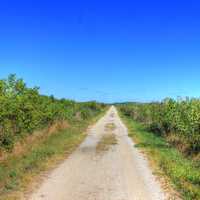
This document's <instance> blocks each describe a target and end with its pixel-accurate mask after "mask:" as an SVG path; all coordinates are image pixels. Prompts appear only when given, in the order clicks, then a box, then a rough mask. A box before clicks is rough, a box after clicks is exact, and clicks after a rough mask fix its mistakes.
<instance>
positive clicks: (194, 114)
mask: <svg viewBox="0 0 200 200" xmlns="http://www.w3.org/2000/svg"><path fill="white" fill-rule="evenodd" d="M118 109H119V111H120V114H121V116H122V118H123V119H124V121H125V123H126V125H127V127H128V129H129V135H130V136H131V137H132V138H133V139H134V141H135V142H136V147H138V148H141V149H142V150H143V151H145V152H147V154H148V155H149V158H150V160H151V161H152V162H153V163H154V164H155V166H157V167H158V168H159V169H160V171H159V173H161V175H162V176H164V177H166V180H167V179H169V180H170V182H171V183H172V184H173V186H174V188H175V189H176V190H177V191H179V192H180V194H181V195H182V197H183V199H187V200H199V199H200V120H199V117H200V100H198V99H185V100H173V99H166V100H164V101H163V102H160V103H156V102H154V103H127V104H120V105H118Z"/></svg>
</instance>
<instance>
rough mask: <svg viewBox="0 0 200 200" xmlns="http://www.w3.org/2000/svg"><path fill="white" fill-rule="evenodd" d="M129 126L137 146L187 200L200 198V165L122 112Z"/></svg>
mask: <svg viewBox="0 0 200 200" xmlns="http://www.w3.org/2000/svg"><path fill="white" fill-rule="evenodd" d="M120 115H121V117H122V119H123V121H124V122H125V124H126V125H127V127H128V130H129V135H130V137H131V138H133V139H134V141H135V142H136V145H135V146H136V147H137V148H139V149H142V150H143V151H144V152H146V153H147V155H148V157H149V159H150V160H151V161H152V162H153V163H154V165H155V166H156V167H157V168H159V169H160V171H161V175H162V176H166V177H167V179H169V180H170V182H171V184H172V185H173V187H174V188H175V189H176V190H177V191H178V192H179V193H180V194H181V195H182V198H183V199H185V200H200V165H199V163H197V162H195V161H192V160H190V159H189V158H185V157H184V156H183V155H182V154H181V153H180V152H179V151H178V150H177V149H176V148H174V147H172V146H170V145H169V144H168V143H167V141H166V140H165V139H164V138H162V137H160V136H157V135H155V134H153V133H151V132H148V131H146V130H145V128H144V126H143V125H142V124H139V123H136V122H135V121H133V120H132V119H131V118H128V117H127V116H124V115H123V114H122V113H120Z"/></svg>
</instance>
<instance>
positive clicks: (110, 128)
mask: <svg viewBox="0 0 200 200" xmlns="http://www.w3.org/2000/svg"><path fill="white" fill-rule="evenodd" d="M115 129H116V125H115V124H114V123H108V124H106V125H105V130H106V131H113V130H115Z"/></svg>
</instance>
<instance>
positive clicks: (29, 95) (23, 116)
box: [0, 74, 105, 149]
mask: <svg viewBox="0 0 200 200" xmlns="http://www.w3.org/2000/svg"><path fill="white" fill-rule="evenodd" d="M104 107H105V105H104V104H100V103H97V102H94V101H93V102H85V103H79V102H75V101H72V100H68V99H57V98H55V97H54V96H46V95H41V94H40V93H39V88H38V87H34V88H30V87H27V85H26V83H25V82H24V80H23V79H18V78H17V77H16V75H13V74H12V75H9V77H8V78H7V79H2V80H0V148H3V149H12V147H13V145H14V143H15V141H16V140H17V139H18V138H20V137H23V136H26V135H28V134H32V133H33V132H34V131H35V130H36V129H41V128H43V127H46V126H48V125H51V124H53V123H54V122H55V121H57V120H68V121H71V122H72V121H73V120H87V119H88V118H91V117H93V116H95V115H96V114H98V113H99V112H100V111H101V110H102V109H103V108H104Z"/></svg>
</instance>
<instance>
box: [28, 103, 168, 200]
mask: <svg viewBox="0 0 200 200" xmlns="http://www.w3.org/2000/svg"><path fill="white" fill-rule="evenodd" d="M111 122H112V123H114V124H115V126H116V129H115V130H113V133H114V134H115V135H116V138H117V141H118V144H117V145H113V146H112V148H110V150H108V151H107V152H104V153H103V154H101V155H99V154H97V153H96V145H97V143H98V141H99V140H100V139H101V137H102V136H103V135H104V134H107V131H106V129H105V126H106V124H108V123H111ZM164 199H165V195H164V192H162V190H161V187H160V185H159V183H158V182H157V181H156V179H155V177H154V176H153V175H152V171H151V169H150V168H149V166H148V162H147V161H146V159H145V158H144V157H143V155H142V154H141V153H140V152H139V151H138V150H137V149H136V148H135V147H134V144H133V142H132V141H131V139H130V138H129V137H128V135H127V129H126V127H125V126H124V124H123V123H122V121H121V120H120V118H119V116H118V114H117V111H116V109H115V107H111V108H110V109H109V111H108V112H107V113H106V115H105V116H104V117H103V118H101V119H100V120H99V121H98V122H97V123H96V124H95V125H94V126H93V127H92V128H91V129H90V130H89V132H88V136H87V138H86V139H85V141H84V142H83V143H82V144H81V145H80V147H79V148H78V149H77V150H76V151H75V152H74V153H72V154H71V156H70V157H69V158H68V159H66V160H65V161H64V162H63V163H62V164H61V165H60V166H59V167H58V168H56V169H55V170H53V171H52V172H51V173H50V174H49V176H48V177H47V178H46V179H45V180H44V182H43V183H42V184H41V186H40V187H39V189H37V191H35V192H34V193H33V194H32V195H31V196H30V197H29V198H28V200H164Z"/></svg>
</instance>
